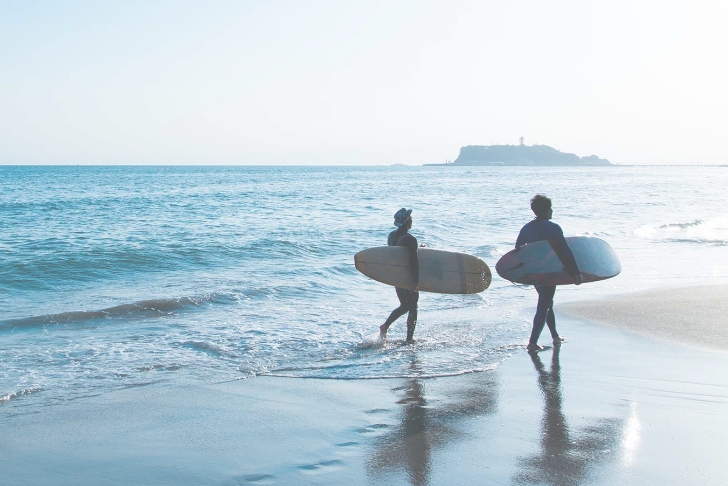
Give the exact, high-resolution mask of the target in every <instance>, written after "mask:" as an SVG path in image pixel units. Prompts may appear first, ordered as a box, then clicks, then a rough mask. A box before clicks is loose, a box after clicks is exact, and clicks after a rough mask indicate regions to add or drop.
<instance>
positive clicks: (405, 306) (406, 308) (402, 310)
mask: <svg viewBox="0 0 728 486" xmlns="http://www.w3.org/2000/svg"><path fill="white" fill-rule="evenodd" d="M387 244H388V245H389V246H406V247H407V248H409V253H410V262H411V265H412V269H413V274H414V279H415V282H418V281H419V276H420V264H419V260H418V258H417V238H415V237H414V236H412V235H411V234H409V233H408V232H407V230H403V229H402V228H398V229H396V230H394V231H392V232H391V233H389V237H388V238H387ZM395 290H396V291H397V298H399V307H397V308H396V309H394V310H393V311H392V313H391V314H390V315H389V317H388V318H387V320H386V321H385V322H384V324H383V327H384V328H385V329H388V328H389V326H390V325H391V324H392V323H393V322H394V321H396V320H397V319H399V318H400V317H401V316H403V315H404V314H407V313H409V314H408V316H407V341H412V339H413V338H414V334H415V327H416V326H417V302H418V301H419V299H420V293H419V292H417V291H415V290H409V289H402V288H399V287H395Z"/></svg>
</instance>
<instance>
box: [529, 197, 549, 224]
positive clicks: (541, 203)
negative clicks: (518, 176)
mask: <svg viewBox="0 0 728 486" xmlns="http://www.w3.org/2000/svg"><path fill="white" fill-rule="evenodd" d="M531 211H533V213H534V214H535V215H536V217H537V218H548V217H549V211H551V199H549V198H547V197H546V196H544V195H543V194H536V195H535V196H533V199H531Z"/></svg>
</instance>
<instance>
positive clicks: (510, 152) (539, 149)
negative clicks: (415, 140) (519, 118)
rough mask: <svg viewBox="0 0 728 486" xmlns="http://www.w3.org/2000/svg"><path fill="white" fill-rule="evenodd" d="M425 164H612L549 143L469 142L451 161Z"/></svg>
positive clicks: (594, 156)
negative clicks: (488, 143) (569, 152)
mask: <svg viewBox="0 0 728 486" xmlns="http://www.w3.org/2000/svg"><path fill="white" fill-rule="evenodd" d="M427 165H468V166H472V165H494V166H497V165H567V166H604V165H612V164H611V163H610V162H609V161H608V160H607V159H602V158H599V157H597V156H596V155H589V156H587V157H579V156H578V155H575V154H567V153H564V152H560V151H559V150H556V149H555V148H552V147H549V146H548V145H524V144H523V138H521V144H520V145H468V146H466V147H462V148H461V149H460V155H459V156H458V158H457V159H455V160H454V161H452V162H449V161H448V162H446V163H444V164H427Z"/></svg>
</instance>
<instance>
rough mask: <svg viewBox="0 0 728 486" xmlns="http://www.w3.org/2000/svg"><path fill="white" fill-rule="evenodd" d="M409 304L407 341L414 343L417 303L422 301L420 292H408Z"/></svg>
mask: <svg viewBox="0 0 728 486" xmlns="http://www.w3.org/2000/svg"><path fill="white" fill-rule="evenodd" d="M407 293H408V295H407V304H408V308H409V314H408V315H407V341H408V342H412V341H413V340H414V337H415V327H417V302H418V301H419V300H420V293H419V292H410V291H408V292H407Z"/></svg>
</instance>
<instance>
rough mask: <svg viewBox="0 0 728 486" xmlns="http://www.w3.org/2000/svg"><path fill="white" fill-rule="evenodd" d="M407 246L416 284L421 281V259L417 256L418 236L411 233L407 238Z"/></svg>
mask: <svg viewBox="0 0 728 486" xmlns="http://www.w3.org/2000/svg"><path fill="white" fill-rule="evenodd" d="M407 248H408V249H409V253H410V265H411V266H412V276H413V278H414V283H415V286H416V285H417V284H418V283H419V281H420V259H419V258H417V238H415V237H414V236H411V235H410V237H409V238H407Z"/></svg>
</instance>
